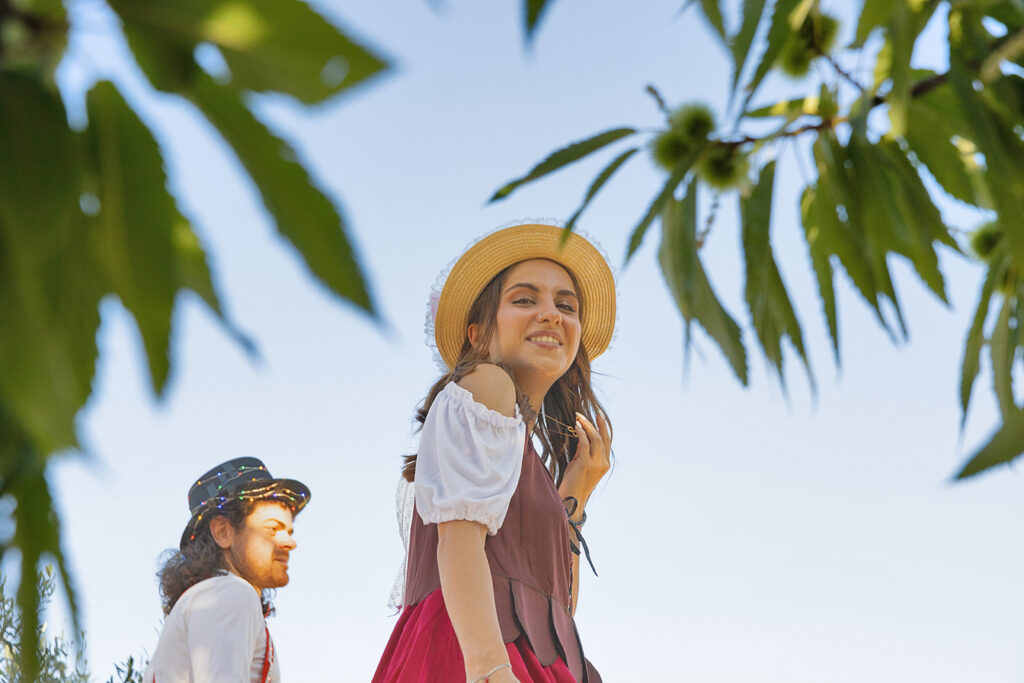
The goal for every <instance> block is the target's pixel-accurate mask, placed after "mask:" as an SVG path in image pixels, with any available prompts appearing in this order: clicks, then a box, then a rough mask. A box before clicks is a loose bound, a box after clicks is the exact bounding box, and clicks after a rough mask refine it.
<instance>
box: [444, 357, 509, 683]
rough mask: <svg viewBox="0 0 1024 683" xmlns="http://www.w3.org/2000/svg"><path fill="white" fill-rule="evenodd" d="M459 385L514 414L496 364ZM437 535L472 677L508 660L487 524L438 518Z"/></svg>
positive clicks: (499, 677) (505, 674) (499, 679)
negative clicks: (496, 602)
mask: <svg viewBox="0 0 1024 683" xmlns="http://www.w3.org/2000/svg"><path fill="white" fill-rule="evenodd" d="M458 384H459V386H461V387H462V388H463V389H466V390H468V391H469V392H470V393H471V394H473V398H474V399H475V400H476V401H478V402H479V403H481V404H483V405H484V406H486V407H487V408H489V409H491V410H494V411H497V412H499V413H501V414H502V415H505V416H509V417H511V416H513V415H515V403H516V390H515V385H514V384H513V383H512V378H511V377H509V376H508V373H506V372H505V371H504V370H502V369H501V368H499V367H497V366H496V365H489V364H483V365H479V366H477V367H476V368H475V369H474V370H473V371H472V372H470V373H469V374H468V375H466V376H465V377H463V378H462V379H461V380H460V381H459V382H458ZM437 537H438V538H437V569H438V573H439V575H440V578H441V593H442V595H443V596H444V604H445V608H446V609H447V610H448V616H449V618H450V619H451V621H452V627H453V628H454V629H455V636H456V637H457V638H458V640H459V647H460V648H461V649H462V658H463V661H464V663H465V666H466V680H467V681H475V680H477V679H478V678H479V677H481V676H484V675H485V674H487V673H488V672H489V671H491V670H492V669H494V668H495V667H496V666H499V665H501V664H507V663H508V661H509V660H508V652H507V651H506V650H505V642H504V641H503V640H502V637H501V627H500V626H499V625H498V611H497V608H496V607H495V605H494V584H493V583H492V579H491V567H490V565H489V564H488V562H487V555H486V554H485V553H484V541H485V540H486V538H487V527H486V526H484V525H483V524H480V523H479V522H472V521H468V520H455V521H451V522H442V523H440V524H438V525H437ZM487 680H489V681H490V682H491V683H515V682H516V681H517V680H518V679H516V677H515V676H514V675H513V674H512V669H511V668H510V667H509V668H504V669H501V670H500V671H498V672H496V673H494V674H492V675H491V676H490V677H489V678H488V679H487Z"/></svg>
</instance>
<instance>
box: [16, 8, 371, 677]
mask: <svg viewBox="0 0 1024 683" xmlns="http://www.w3.org/2000/svg"><path fill="white" fill-rule="evenodd" d="M85 1H87V0H66V1H65V2H62V0H0V504H2V505H3V506H5V507H6V508H7V509H8V511H7V512H6V513H4V514H0V522H6V523H7V524H6V526H8V527H9V533H4V532H3V530H0V560H2V559H4V558H7V557H8V555H9V553H10V551H12V550H14V549H17V550H18V551H19V553H18V555H19V556H20V560H19V561H20V568H21V571H20V573H21V576H22V577H35V576H36V573H37V567H38V566H39V565H40V560H41V559H42V558H46V559H48V560H50V561H52V562H53V564H54V565H55V566H56V568H57V573H58V576H59V579H60V584H61V585H62V587H63V588H64V589H65V592H66V593H67V595H68V598H69V602H70V605H71V614H72V617H73V620H74V621H75V624H76V628H75V630H76V631H77V630H78V625H77V622H78V610H77V608H76V603H75V597H74V591H73V590H72V585H71V584H72V582H71V577H70V576H69V575H68V570H67V567H66V565H65V562H64V558H63V555H62V553H61V545H60V524H59V520H58V518H57V514H56V511H55V509H54V506H53V501H52V499H51V495H50V488H49V486H48V484H47V480H46V471H47V466H48V463H49V462H51V461H52V459H53V456H54V455H55V454H59V453H62V452H69V451H70V452H74V451H75V450H76V449H78V448H79V443H78V439H77V436H76V428H75V416H76V414H77V413H78V411H79V410H80V409H81V408H82V406H83V405H84V404H85V402H86V401H87V399H88V398H89V395H90V392H91V390H92V381H93V377H94V374H95V368H96V361H97V354H98V349H97V344H96V335H97V330H98V327H99V325H100V314H99V306H100V303H101V301H102V300H104V299H105V298H107V297H116V298H117V299H118V300H119V301H120V302H121V304H122V305H123V306H124V307H125V309H127V311H128V312H129V313H130V314H131V315H132V316H133V317H134V320H135V322H136V324H137V327H138V331H139V335H140V337H141V341H142V347H143V349H144V352H145V356H146V358H147V362H148V368H149V378H150V381H151V384H152V388H153V390H154V392H155V394H156V396H157V397H160V396H162V395H163V393H164V391H165V389H166V387H167V383H168V377H169V376H170V374H171V370H172V368H171V358H170V355H169V346H170V339H171V333H172V330H171V327H172V312H173V309H174V306H175V303H176V301H177V300H178V295H179V294H181V293H183V292H186V291H190V292H193V293H194V294H195V295H198V297H199V298H200V299H201V300H202V301H203V302H205V305H206V306H208V307H209V308H210V309H211V310H212V311H213V313H214V314H215V315H216V316H217V317H218V318H219V319H220V320H221V321H222V322H223V324H224V328H225V330H226V332H227V333H228V334H230V335H232V336H233V337H234V338H236V339H237V340H238V341H239V342H240V343H241V344H242V345H243V347H246V348H249V349H251V348H252V347H251V344H252V342H250V341H249V340H248V339H247V338H246V337H245V335H244V334H242V333H241V332H239V331H238V329H237V328H236V326H235V325H233V324H232V323H231V321H230V319H229V318H228V316H227V315H226V314H225V308H224V307H222V302H221V299H220V297H219V296H218V293H217V289H216V287H215V286H214V282H215V277H214V274H213V273H211V269H210V266H209V259H208V258H207V253H206V250H205V249H204V247H203V245H202V243H201V242H200V240H199V239H198V237H197V235H196V232H195V230H194V229H193V225H192V223H191V222H190V220H189V218H188V217H187V216H186V215H185V214H184V212H183V211H182V210H181V209H180V208H179V206H178V202H177V201H176V198H175V197H174V196H172V195H171V194H170V193H169V191H168V189H167V177H166V173H165V170H164V162H163V156H162V152H161V149H160V147H159V145H158V144H157V142H156V140H155V137H154V135H153V132H152V131H151V130H150V129H149V127H148V126H147V124H146V123H145V122H144V121H143V120H142V119H140V117H139V116H138V115H137V114H136V112H135V111H134V110H133V108H132V105H131V104H130V103H129V102H128V101H127V100H126V99H125V98H124V97H123V96H122V94H121V92H120V91H119V89H118V87H117V85H116V84H114V83H111V82H105V81H104V82H99V83H96V84H95V85H93V86H92V87H91V89H90V90H89V92H88V93H87V95H86V98H85V104H86V113H87V119H88V122H87V123H86V124H85V125H84V126H82V127H80V128H77V127H76V128H72V127H70V126H69V123H68V113H67V111H66V108H65V103H64V101H63V100H62V97H61V93H60V92H59V91H58V89H57V87H56V85H55V82H54V70H55V68H56V65H57V64H58V62H59V61H60V60H61V59H62V57H63V56H64V53H65V49H66V46H67V44H68V36H69V33H70V32H72V31H74V30H75V26H74V20H73V17H74V16H75V13H74V12H69V9H70V8H73V7H74V6H75V5H76V4H80V3H81V2H85ZM92 1H93V3H94V4H95V2H97V0H92ZM106 5H107V6H109V9H110V10H112V11H113V13H114V14H115V15H116V16H117V17H118V19H119V20H120V27H121V29H122V30H123V34H124V37H125V39H126V40H127V44H128V46H129V48H130V51H131V53H132V55H133V57H134V60H135V62H136V63H137V65H138V67H139V68H140V70H141V72H142V73H143V74H144V75H145V77H146V78H147V79H148V81H149V83H150V84H151V85H152V87H153V88H154V89H156V90H159V91H162V92H164V93H170V94H172V95H175V96H177V97H180V98H183V99H184V100H186V101H187V102H189V103H190V104H191V105H192V107H193V108H194V110H195V112H196V114H197V115H199V116H201V117H204V118H205V119H206V120H207V121H209V123H210V124H212V126H213V128H214V129H215V130H216V131H217V132H218V133H219V135H220V136H221V137H222V138H223V140H224V142H225V143H227V145H228V146H229V148H230V149H231V150H232V151H233V152H234V154H235V155H236V156H237V158H238V161H239V162H240V164H241V167H242V168H243V169H244V172H245V173H246V174H247V175H248V177H249V179H251V181H252V183H253V185H254V187H255V188H256V190H257V191H258V193H259V196H260V197H261V199H262V201H263V204H264V205H265V207H266V209H267V212H268V213H269V215H270V217H271V219H272V221H273V223H274V225H275V227H276V229H277V232H278V233H279V235H280V236H281V237H282V238H283V239H284V240H285V241H287V242H288V243H290V244H291V245H292V246H293V247H294V248H295V250H296V251H297V253H298V255H299V257H300V258H301V259H302V260H303V261H304V263H305V265H306V267H307V268H308V269H309V272H310V273H311V274H312V275H313V276H314V277H315V278H316V279H318V280H319V281H320V282H321V283H322V284H323V285H324V286H326V287H327V288H328V290H330V291H332V292H334V293H335V294H336V295H337V296H338V297H339V298H341V299H343V300H345V301H348V302H350V303H351V304H353V305H354V306H355V307H357V308H358V309H361V310H362V311H365V312H366V313H367V314H368V315H370V316H371V317H375V316H376V312H375V309H374V305H373V301H372V300H371V297H370V294H369V291H368V287H367V285H366V281H365V278H364V274H363V270H362V267H361V266H360V263H359V259H358V257H357V254H356V253H355V252H354V250H353V248H352V245H351V244H350V242H349V240H348V237H347V236H346V225H345V223H344V221H343V219H342V216H341V214H340V212H339V210H338V209H337V208H336V204H335V201H334V200H333V199H332V198H330V197H329V196H327V195H326V194H325V193H324V192H323V191H322V190H320V189H319V188H318V187H317V185H316V184H315V183H314V181H313V180H312V179H311V178H310V175H309V173H308V171H307V170H306V168H305V167H304V166H303V165H302V163H301V162H300V161H298V160H297V158H296V154H295V152H294V151H293V150H292V149H291V148H290V147H289V146H288V145H287V144H286V143H285V142H284V141H283V140H282V139H281V138H280V137H278V135H277V134H275V132H274V131H272V130H271V129H269V128H268V127H267V126H266V125H265V124H263V123H262V122H261V121H260V120H259V119H258V118H257V117H256V116H255V115H254V113H253V108H252V98H253V95H254V94H259V93H279V94H283V95H287V96H290V97H292V98H294V99H295V100H297V101H298V102H301V103H303V104H307V105H312V104H316V103H319V102H322V101H324V100H326V99H327V98H330V97H332V96H334V95H336V94H337V93H339V92H342V91H346V90H348V89H350V88H353V87H355V86H358V85H360V84H362V83H365V82H366V81H367V80H369V79H372V78H374V77H376V76H377V75H379V74H381V73H383V72H385V71H386V70H387V68H388V64H387V62H386V61H385V60H384V59H383V58H382V57H381V56H379V55H378V54H376V52H375V51H372V50H370V49H368V48H367V47H365V46H363V45H361V44H360V43H359V42H357V41H356V40H354V39H352V38H350V37H349V36H347V35H346V34H345V33H344V32H343V31H342V30H341V29H339V28H338V27H337V26H336V25H334V24H332V23H330V22H328V21H327V20H326V19H324V18H323V17H322V16H320V15H319V14H317V13H316V12H314V11H313V10H312V9H310V7H309V6H308V5H306V4H305V3H304V2H302V1H301V0H107V2H106ZM197 50H201V51H205V54H206V55H209V54H211V53H219V60H209V59H203V60H202V61H203V63H205V64H211V63H216V62H217V61H219V62H220V65H219V66H218V67H217V68H215V69H213V68H211V71H209V72H208V71H207V70H205V69H204V68H203V67H202V66H200V63H199V61H197V59H196V54H197ZM200 54H202V53H200ZM9 561H10V560H9ZM16 595H17V602H18V605H19V608H20V611H21V614H22V615H23V617H22V622H21V623H20V631H21V633H22V634H23V635H22V639H24V638H25V637H27V636H25V635H24V634H33V633H36V632H37V629H38V626H39V624H38V610H37V605H38V596H37V593H36V590H35V584H34V582H33V581H32V580H31V579H30V578H28V579H27V580H23V581H21V582H20V584H19V587H18V590H17V594H16ZM23 650H24V657H23V661H22V666H23V669H22V672H23V674H24V677H25V680H36V676H37V674H38V672H39V667H40V666H41V665H42V664H43V662H41V661H40V660H39V659H38V658H37V656H36V654H37V653H36V650H35V648H23Z"/></svg>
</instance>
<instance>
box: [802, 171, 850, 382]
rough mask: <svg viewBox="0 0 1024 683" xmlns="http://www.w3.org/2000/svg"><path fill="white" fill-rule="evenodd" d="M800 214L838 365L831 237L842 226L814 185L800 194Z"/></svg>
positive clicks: (837, 334)
mask: <svg viewBox="0 0 1024 683" xmlns="http://www.w3.org/2000/svg"><path fill="white" fill-rule="evenodd" d="M800 214H801V222H802V223H803V228H804V237H805V239H806V241H807V248H808V250H809V251H810V254H811V267H812V269H813V270H814V276H815V279H816V280H817V282H818V295H819V296H820V297H821V305H822V309H823V310H824V313H825V321H826V323H827V324H828V332H829V338H830V339H831V340H832V354H833V357H834V359H835V362H836V365H839V329H838V327H839V323H838V319H837V316H836V293H835V286H834V282H835V274H834V271H833V270H832V262H831V256H832V250H831V248H830V246H829V241H830V240H829V237H830V236H831V235H833V234H835V233H836V232H837V231H838V230H840V229H841V227H840V226H839V225H838V218H837V216H836V213H835V211H834V210H833V208H832V207H831V206H829V205H827V203H826V202H824V201H822V200H820V199H819V198H818V193H817V191H816V187H815V186H813V185H808V186H807V187H805V188H804V191H803V194H802V196H801V197H800ZM825 224H827V225H825Z"/></svg>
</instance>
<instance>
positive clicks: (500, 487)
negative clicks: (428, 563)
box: [415, 382, 526, 536]
mask: <svg viewBox="0 0 1024 683" xmlns="http://www.w3.org/2000/svg"><path fill="white" fill-rule="evenodd" d="M525 446H526V423H525V422H524V421H523V419H522V416H521V415H520V413H519V407H518V406H516V414H515V417H508V416H507V415H502V414H501V413H499V412H497V411H495V410H491V409H489V408H487V407H486V406H484V405H483V404H482V403H479V402H477V401H476V400H475V399H474V398H473V394H472V393H470V392H469V391H468V390H466V389H463V388H462V387H460V386H459V385H457V384H455V383H454V382H452V383H451V384H449V385H448V386H446V387H445V388H444V389H442V390H441V392H440V393H439V394H438V395H437V397H436V398H435V399H434V402H433V404H431V406H430V411H429V412H428V413H427V418H426V420H425V421H424V423H423V429H422V431H421V432H420V447H419V452H418V453H417V455H416V482H415V483H416V486H415V492H416V493H415V495H416V511H417V512H418V513H419V515H420V517H421V518H422V519H423V522H424V524H432V523H439V522H451V521H453V520H457V519H464V520H468V521H472V522H479V523H480V524H483V525H485V526H486V527H487V533H488V534H490V535H491V536H493V535H494V534H496V533H498V529H500V528H501V525H502V522H504V521H505V513H506V512H507V511H508V505H509V501H510V500H511V499H512V494H513V493H515V490H516V487H517V486H518V485H519V474H520V471H521V470H522V467H523V449H524V448H525Z"/></svg>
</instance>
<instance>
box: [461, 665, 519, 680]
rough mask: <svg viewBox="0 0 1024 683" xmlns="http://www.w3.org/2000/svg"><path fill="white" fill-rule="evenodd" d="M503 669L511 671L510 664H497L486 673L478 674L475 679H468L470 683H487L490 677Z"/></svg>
mask: <svg viewBox="0 0 1024 683" xmlns="http://www.w3.org/2000/svg"><path fill="white" fill-rule="evenodd" d="M505 669H509V670H511V669H512V663H511V662H503V663H501V664H498V665H497V666H494V667H492V668H491V669H489V670H488V671H486V672H484V673H482V674H480V675H479V676H477V677H476V678H471V679H470V683H487V681H489V680H490V678H491V676H493V675H495V674H496V673H498V672H500V671H504V670H505Z"/></svg>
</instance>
